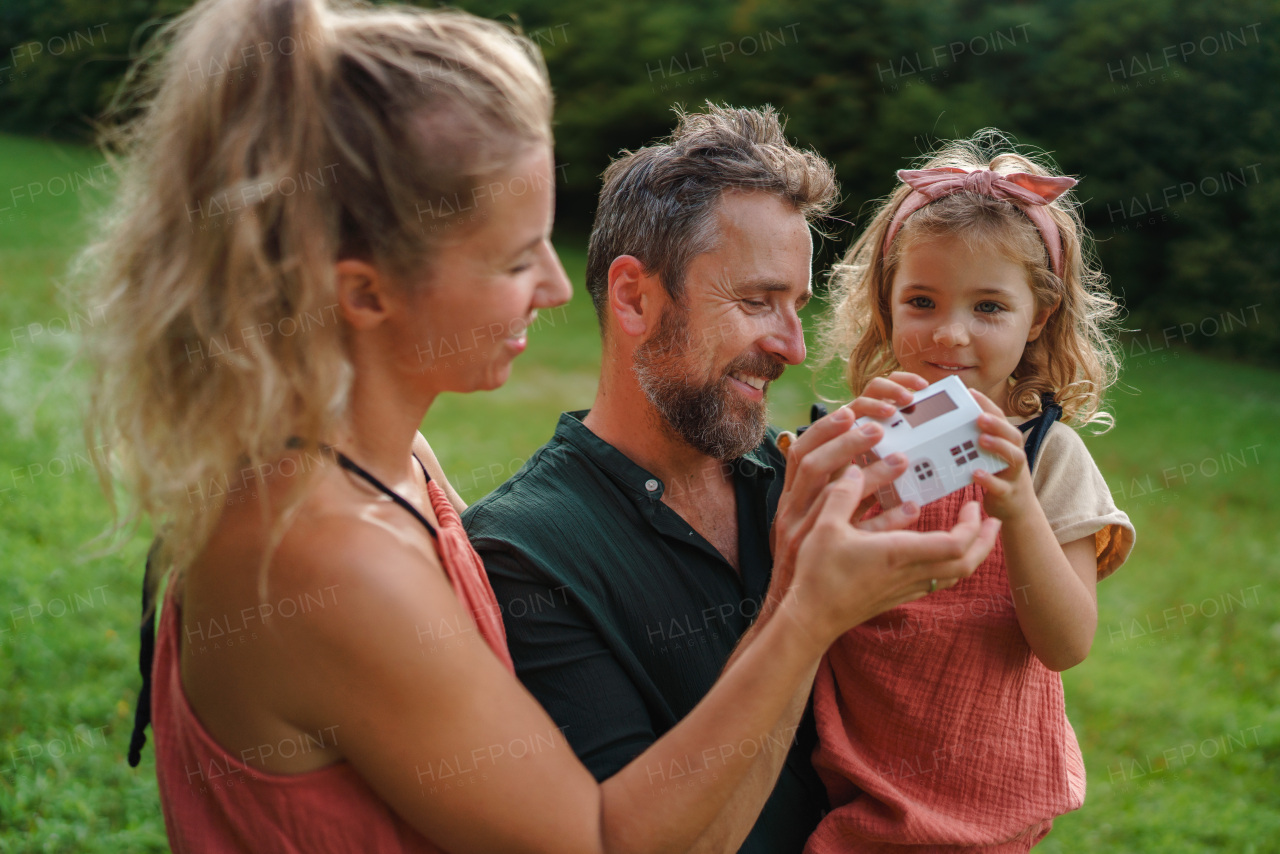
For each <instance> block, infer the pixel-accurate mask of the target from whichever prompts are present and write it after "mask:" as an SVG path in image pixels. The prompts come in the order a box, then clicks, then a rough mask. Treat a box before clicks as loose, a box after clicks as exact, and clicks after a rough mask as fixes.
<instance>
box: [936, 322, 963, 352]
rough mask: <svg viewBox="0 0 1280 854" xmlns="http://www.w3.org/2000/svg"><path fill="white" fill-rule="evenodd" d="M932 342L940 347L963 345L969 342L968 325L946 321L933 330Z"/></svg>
mask: <svg viewBox="0 0 1280 854" xmlns="http://www.w3.org/2000/svg"><path fill="white" fill-rule="evenodd" d="M933 343H934V344H937V345H938V346H940V347H964V346H966V345H968V343H969V327H968V326H966V325H965V324H963V323H947V324H944V325H942V326H939V327H938V328H937V329H934V330H933Z"/></svg>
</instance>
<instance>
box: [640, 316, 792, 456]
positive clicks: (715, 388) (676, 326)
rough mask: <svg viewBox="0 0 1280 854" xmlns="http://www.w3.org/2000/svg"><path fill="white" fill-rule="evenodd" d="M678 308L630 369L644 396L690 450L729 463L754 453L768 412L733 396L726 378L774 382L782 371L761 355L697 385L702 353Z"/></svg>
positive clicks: (740, 361) (759, 404)
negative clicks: (736, 375)
mask: <svg viewBox="0 0 1280 854" xmlns="http://www.w3.org/2000/svg"><path fill="white" fill-rule="evenodd" d="M699 343H701V342H698V341H695V340H694V337H693V330H692V329H691V327H690V326H689V322H688V319H687V317H686V315H685V312H684V311H683V309H682V307H681V306H679V305H672V306H669V307H668V308H667V309H666V311H665V312H664V313H663V315H662V319H661V320H660V321H658V328H657V330H656V331H655V332H654V333H653V336H652V337H650V338H649V340H648V341H646V342H645V343H644V344H641V345H640V347H639V348H637V349H636V351H635V354H634V355H633V357H632V367H633V369H634V370H635V374H636V380H637V381H638V382H639V384H640V388H641V389H642V390H643V391H644V395H645V397H647V398H648V399H649V403H651V404H653V408H654V409H656V410H657V411H658V414H659V415H661V416H662V418H663V419H665V421H666V422H667V425H668V426H669V427H670V428H671V429H672V430H673V431H674V432H675V433H676V435H678V436H679V437H680V438H681V439H683V440H684V441H685V442H686V443H688V444H689V446H690V447H692V448H693V449H694V450H696V451H698V452H700V453H703V454H706V455H707V456H708V457H711V458H712V459H716V460H720V461H722V462H728V461H730V460H736V459H738V458H739V457H741V456H742V455H743V454H746V453H747V452H749V451H751V450H753V449H754V448H755V447H756V446H758V445H759V444H760V443H761V442H762V441H763V440H764V433H765V427H766V414H767V411H766V407H765V402H764V401H763V400H761V401H759V402H756V401H753V400H748V399H747V398H745V397H743V396H742V395H741V394H739V393H738V392H736V391H734V390H733V388H732V387H731V385H730V383H731V382H732V381H731V380H730V379H729V374H731V373H743V374H747V375H750V376H757V377H764V378H765V379H767V380H776V379H777V378H778V377H780V376H782V372H783V370H784V366H783V365H782V363H781V362H779V361H778V360H777V359H771V358H769V357H768V356H764V355H762V354H759V353H752V354H746V355H743V356H739V357H738V358H737V359H734V360H733V361H732V362H730V363H729V365H728V366H727V367H726V368H725V369H724V371H722V372H720V373H718V374H716V375H714V376H712V377H710V378H709V379H707V380H706V381H705V382H702V383H701V384H695V383H694V381H693V378H694V377H695V376H699V375H701V374H702V370H701V368H702V367H703V366H702V365H699V364H698V355H699V351H700V350H701V348H700V347H699V346H698V344H699Z"/></svg>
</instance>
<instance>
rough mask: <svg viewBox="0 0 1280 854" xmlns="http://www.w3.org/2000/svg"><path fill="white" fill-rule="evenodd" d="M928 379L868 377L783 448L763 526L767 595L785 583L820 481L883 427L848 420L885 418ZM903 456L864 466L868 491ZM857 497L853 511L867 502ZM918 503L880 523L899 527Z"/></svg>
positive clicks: (868, 445)
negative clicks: (857, 392) (769, 515)
mask: <svg viewBox="0 0 1280 854" xmlns="http://www.w3.org/2000/svg"><path fill="white" fill-rule="evenodd" d="M927 385H928V383H927V382H926V381H925V380H924V379H923V378H922V377H919V376H917V375H915V374H911V373H907V372H905V371H897V372H895V373H893V374H890V375H889V376H888V377H881V378H878V379H875V380H872V381H871V382H870V383H869V384H868V385H867V388H866V391H865V392H863V394H862V396H861V397H859V398H858V399H856V400H855V401H853V403H851V404H849V405H848V406H842V407H841V408H839V409H837V410H836V411H835V412H833V413H831V414H830V415H827V416H826V417H824V418H821V419H819V420H818V421H815V422H814V423H813V426H811V427H810V428H809V429H808V430H806V431H805V432H804V434H803V435H802V436H800V437H799V438H798V439H796V440H795V442H793V443H792V444H791V446H790V447H789V448H788V449H787V475H786V480H785V481H784V482H783V487H782V495H781V497H780V498H779V500H778V512H777V515H776V516H775V517H774V521H773V528H772V529H771V530H770V531H769V545H770V548H771V550H772V552H773V582H772V584H770V599H775V598H776V597H775V595H774V594H775V592H776V593H777V594H778V595H781V593H782V592H785V591H786V589H787V587H788V586H789V585H790V583H791V577H792V574H793V572H794V568H795V558H796V552H797V550H798V549H799V547H800V543H801V541H802V540H803V539H804V537H805V535H806V534H807V533H808V531H809V528H810V527H812V525H813V522H814V520H815V519H816V515H815V514H814V513H813V512H812V511H813V507H814V502H815V501H816V500H817V498H818V495H819V494H820V493H821V491H822V489H823V487H825V486H826V485H827V484H829V483H831V482H832V481H834V480H835V479H836V478H838V477H839V476H840V475H841V474H843V473H844V472H845V471H846V470H847V469H848V468H849V466H851V465H853V464H854V462H853V461H854V460H856V459H858V458H859V457H861V456H862V455H863V454H864V453H866V452H868V451H870V450H871V449H872V447H874V446H875V444H876V442H878V441H880V439H881V437H882V436H883V435H884V431H883V430H882V429H881V428H880V427H879V426H878V425H874V424H872V425H868V426H867V427H864V428H861V429H853V423H854V420H855V419H857V418H861V417H863V416H868V415H869V416H872V417H874V418H885V417H888V416H889V415H892V414H893V413H894V411H895V410H896V409H897V407H898V406H904V405H906V404H909V403H910V402H911V396H912V392H913V390H914V391H918V390H919V389H922V388H924V387H925V386H927ZM906 465H907V460H906V458H905V457H902V456H901V455H897V454H895V455H891V456H890V457H888V458H886V459H884V460H880V461H878V462H876V463H874V464H873V465H871V466H868V467H867V469H866V470H865V474H866V483H867V486H868V488H869V493H868V495H869V496H874V494H875V490H876V489H878V488H880V487H881V486H885V485H887V484H889V483H892V482H893V481H894V480H895V479H897V478H898V477H899V476H900V475H901V474H902V473H903V472H904V471H905V470H906ZM870 501H871V499H870V498H869V497H868V498H867V499H866V500H865V501H864V502H863V505H864V506H863V507H861V508H860V511H859V512H858V514H857V515H858V516H859V517H860V516H861V513H862V511H865V509H866V506H865V505H869V504H870ZM917 512H918V508H917V507H916V506H915V505H914V504H904V505H902V506H900V507H898V508H895V509H894V510H891V511H889V513H886V514H884V516H882V517H877V518H878V519H880V520H881V521H880V522H878V523H877V524H878V525H879V526H881V527H885V526H896V527H904V526H905V525H907V524H910V522H911V521H912V520H913V519H915V516H916V513H917Z"/></svg>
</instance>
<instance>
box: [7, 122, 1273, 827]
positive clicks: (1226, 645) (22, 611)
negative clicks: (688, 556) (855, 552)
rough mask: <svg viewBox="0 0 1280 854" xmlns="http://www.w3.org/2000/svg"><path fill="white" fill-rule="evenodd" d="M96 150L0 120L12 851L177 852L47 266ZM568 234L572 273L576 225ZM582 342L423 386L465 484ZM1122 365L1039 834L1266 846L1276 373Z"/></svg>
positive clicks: (545, 429)
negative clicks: (1109, 555)
mask: <svg viewBox="0 0 1280 854" xmlns="http://www.w3.org/2000/svg"><path fill="white" fill-rule="evenodd" d="M97 164H98V160H97V159H96V158H95V157H94V156H93V155H92V154H90V153H87V152H85V151H82V150H78V149H74V148H65V147H61V146H56V145H52V144H49V143H46V142H42V141H33V140H23V139H14V138H5V137H0V437H2V438H0V564H2V568H0V751H2V752H0V851H4V852H63V851H65V852H143V851H165V850H167V846H166V843H165V835H164V826H163V822H162V819H161V815H160V806H159V801H158V798H157V794H156V784H155V770H154V763H153V753H152V751H151V748H150V745H149V746H148V749H147V750H146V751H145V753H144V763H143V765H142V767H141V768H139V769H137V770H134V769H131V768H129V767H128V766H127V764H126V763H125V759H124V754H125V751H126V748H127V743H128V736H129V731H130V726H131V723H132V714H133V708H132V704H133V702H134V698H135V695H136V692H137V690H138V685H139V678H138V674H137V670H136V660H137V659H136V656H137V634H136V626H137V608H138V603H137V591H138V584H139V580H140V574H141V570H142V563H143V554H144V550H145V545H146V542H147V539H148V533H147V532H146V531H141V532H139V533H138V535H137V537H136V538H134V539H133V540H131V541H130V542H128V543H127V544H126V545H125V546H124V547H123V548H122V550H121V551H119V552H117V553H115V554H112V555H111V556H109V557H100V556H99V557H95V556H94V553H93V548H92V547H91V545H90V540H91V539H92V538H93V537H94V536H95V535H96V534H97V533H98V532H100V531H101V529H102V528H103V526H104V524H105V523H106V522H107V521H108V515H107V510H106V507H105V505H104V503H103V501H102V499H101V497H100V494H99V492H98V491H97V485H96V481H95V479H94V477H93V474H92V471H91V466H90V464H89V462H90V459H91V454H92V453H93V452H92V451H91V450H90V449H88V448H86V447H85V444H84V440H83V438H82V434H81V432H80V425H81V418H82V414H83V409H84V399H85V379H84V376H85V371H84V370H83V367H82V366H81V367H77V368H72V369H70V370H68V369H67V368H66V365H67V362H68V359H69V357H70V356H71V355H72V354H73V353H74V351H75V347H76V343H77V340H78V336H77V330H83V329H84V327H86V326H88V325H91V324H93V323H94V322H100V320H101V318H100V316H99V315H95V313H94V311H93V310H92V309H91V308H84V307H80V308H75V309H70V310H69V307H68V304H67V303H65V302H64V301H63V300H62V299H61V297H60V296H59V293H58V291H59V288H58V285H57V282H58V280H59V279H60V278H61V276H62V275H63V271H64V270H65V267H66V263H67V261H68V259H69V257H70V256H71V254H72V253H73V251H74V249H75V247H76V246H77V245H78V243H79V242H80V240H81V239H82V237H83V234H84V218H85V210H86V209H87V208H88V206H91V205H92V204H94V203H95V202H99V201H100V200H101V194H102V191H103V189H104V181H103V176H102V172H101V171H95V167H96V166H97ZM561 245H562V254H563V257H564V259H565V263H566V265H567V266H568V267H569V270H570V274H571V275H573V276H574V277H575V280H576V281H578V282H581V274H582V268H583V266H584V258H583V254H582V249H581V247H582V246H583V241H581V240H573V241H570V240H568V239H565V240H562V241H561ZM1268 308H1270V310H1272V311H1274V308H1272V307H1268ZM1223 310H1224V311H1227V310H1232V309H1231V308H1230V307H1225V306H1224V308H1223ZM1263 319H1264V320H1265V322H1275V319H1274V317H1272V318H1266V317H1265V311H1264V312H1263ZM1186 320H1187V321H1188V322H1196V321H1197V320H1198V318H1186ZM1152 338H1153V339H1154V340H1156V341H1159V340H1161V334H1160V330H1154V331H1153V334H1152ZM597 362H598V352H597V338H596V331H595V325H594V320H593V318H592V316H591V310H590V305H589V302H588V300H587V298H586V295H585V293H582V292H581V290H580V291H579V293H578V295H577V296H576V297H575V299H574V301H573V302H572V303H571V304H570V305H569V306H567V307H565V308H564V309H556V310H553V311H549V312H543V315H542V318H541V319H540V322H539V324H538V326H537V327H536V328H535V329H534V331H533V334H532V336H531V344H530V348H529V351H528V353H527V354H526V355H524V356H523V357H522V358H521V360H520V362H519V363H518V364H517V366H516V369H515V372H514V375H513V377H514V379H513V381H512V382H511V383H510V384H509V385H508V386H507V387H506V388H503V389H501V390H499V391H496V392H492V393H488V394H475V395H468V396H449V397H447V398H446V399H443V400H441V401H440V402H439V403H438V404H437V406H436V407H435V408H434V409H433V410H432V412H431V414H430V415H429V417H428V419H427V421H426V423H425V426H424V429H425V432H426V433H427V435H428V437H429V438H430V439H431V440H432V443H433V444H434V446H435V448H436V450H437V452H438V453H439V455H440V457H441V459H442V461H443V463H444V465H445V468H446V470H447V471H449V472H450V474H451V479H452V480H453V481H454V483H455V484H456V485H457V486H458V488H459V490H460V491H461V493H462V494H463V496H464V497H465V498H467V499H468V500H471V501H474V500H475V499H477V498H479V497H480V496H482V495H484V494H485V493H487V492H489V491H490V490H491V489H493V488H494V487H495V486H496V485H497V484H498V483H500V482H501V481H502V480H504V479H505V478H506V477H507V476H509V474H510V473H512V472H514V471H515V469H516V468H518V467H519V465H520V464H521V463H522V462H523V460H524V459H525V458H526V457H528V455H529V454H530V453H531V452H532V451H533V450H534V449H536V448H537V447H538V446H539V445H540V444H541V443H542V442H544V441H545V440H546V439H547V438H548V437H549V436H550V435H551V432H552V430H553V428H554V425H555V421H556V417H557V415H558V413H559V412H560V411H561V410H563V409H579V408H586V407H588V406H589V405H590V403H591V400H592V395H593V392H594V388H595V371H596V365H597ZM1124 383H1125V385H1124V387H1123V388H1121V389H1120V390H1118V391H1117V393H1116V394H1115V396H1114V410H1115V412H1116V414H1117V420H1118V427H1117V428H1116V429H1115V430H1114V431H1113V432H1111V433H1109V434H1107V435H1105V436H1102V437H1097V438H1090V439H1089V440H1088V441H1089V445H1090V447H1091V449H1092V450H1093V452H1094V454H1095V456H1096V458H1097V460H1098V463H1099V465H1100V466H1101V468H1102V470H1103V472H1104V473H1105V474H1106V476H1107V478H1108V480H1109V482H1110V484H1111V486H1112V487H1113V491H1114V492H1115V495H1116V498H1117V501H1118V503H1119V504H1120V506H1121V507H1122V508H1124V509H1125V510H1127V511H1128V512H1129V514H1130V516H1131V517H1132V518H1133V520H1134V523H1135V525H1136V526H1137V529H1138V547H1137V550H1136V551H1135V553H1134V556H1133V558H1132V559H1131V560H1130V562H1129V563H1128V565H1126V566H1125V567H1124V568H1123V569H1122V570H1121V571H1120V572H1119V573H1118V574H1117V575H1116V576H1115V577H1114V578H1112V579H1110V580H1108V581H1107V582H1105V583H1104V584H1102V585H1101V587H1100V588H1099V599H1100V619H1099V630H1098V636H1097V639H1096V641H1095V643H1094V648H1093V653H1092V655H1091V656H1090V658H1089V659H1088V661H1086V662H1085V663H1084V664H1082V665H1080V666H1079V667H1076V668H1075V669H1073V670H1071V671H1069V672H1068V673H1067V674H1066V675H1065V679H1066V683H1067V705H1068V712H1069V715H1070V718H1071V721H1072V723H1073V724H1074V726H1075V728H1076V731H1077V733H1078V735H1079V738H1080V741H1081V743H1082V745H1083V746H1084V752H1085V758H1086V762H1087V764H1088V769H1089V793H1088V799H1087V802H1086V804H1085V806H1084V808H1083V809H1082V810H1080V811H1079V812H1077V813H1074V814H1072V815H1069V816H1066V817H1064V818H1062V819H1061V820H1060V821H1059V822H1058V823H1057V825H1056V827H1055V829H1054V831H1053V833H1052V834H1050V836H1049V838H1048V840H1046V842H1045V843H1043V845H1042V846H1041V850H1045V851H1053V852H1075V851H1120V852H1129V851H1152V852H1155V851H1159V852H1184V851H1185V852H1193V851H1232V852H1250V851H1252V852H1265V851H1276V850H1280V672H1278V671H1280V592H1278V591H1280V587H1278V585H1277V581H1280V561H1278V560H1277V557H1276V555H1277V554H1280V525H1277V524H1276V520H1277V518H1280V495H1278V493H1280V488H1278V487H1277V486H1276V484H1277V483H1278V482H1280V462H1278V461H1277V453H1276V445H1275V439H1276V436H1277V433H1276V429H1275V426H1274V425H1276V424H1277V423H1280V373H1276V372H1274V371H1266V370H1260V369H1256V368H1250V367H1244V366H1240V365H1234V364H1229V363H1222V362H1214V361H1209V360H1206V359H1204V358H1201V357H1197V356H1195V355H1192V354H1190V353H1188V352H1184V351H1177V350H1159V351H1155V352H1150V350H1149V347H1148V346H1146V345H1145V344H1144V345H1141V346H1139V345H1134V346H1132V347H1131V348H1130V352H1129V357H1128V359H1127V364H1126V371H1125V375H1124ZM813 398H814V391H813V388H812V380H811V377H810V375H809V374H808V372H807V371H804V370H792V371H789V372H788V374H787V375H786V376H785V377H784V378H783V380H782V381H780V382H779V383H778V385H777V387H776V388H775V390H774V392H773V393H772V401H773V413H774V414H773V420H774V422H775V423H778V424H780V425H785V426H794V425H796V424H798V423H803V422H804V421H806V420H807V418H806V413H807V409H808V403H809V401H811V400H812V399H813ZM1009 724H1010V726H1017V725H1018V722H1017V721H1010V722H1009Z"/></svg>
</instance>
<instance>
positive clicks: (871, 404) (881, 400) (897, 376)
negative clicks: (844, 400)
mask: <svg viewBox="0 0 1280 854" xmlns="http://www.w3.org/2000/svg"><path fill="white" fill-rule="evenodd" d="M928 385H929V382H928V380H926V379H925V378H924V377H921V376H918V375H917V374H912V373H908V372H906V371H894V372H893V373H891V374H889V376H887V377H876V378H875V379H874V380H872V381H871V382H869V383H867V387H866V388H865V389H864V390H863V392H862V396H861V397H859V398H857V399H856V400H854V402H853V403H851V404H849V408H850V409H852V410H853V414H854V415H855V416H856V417H858V418H861V417H862V416H864V415H869V416H871V417H872V418H888V417H889V416H890V415H892V414H893V413H895V412H897V411H898V407H900V406H907V405H909V404H910V403H911V396H912V393H913V392H917V391H920V390H921V389H922V388H925V387H926V386H928Z"/></svg>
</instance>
